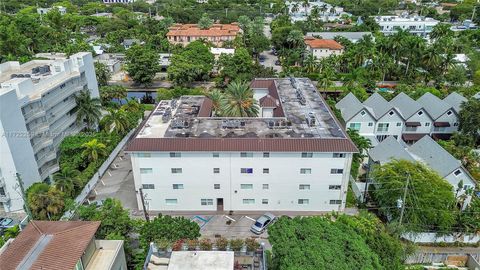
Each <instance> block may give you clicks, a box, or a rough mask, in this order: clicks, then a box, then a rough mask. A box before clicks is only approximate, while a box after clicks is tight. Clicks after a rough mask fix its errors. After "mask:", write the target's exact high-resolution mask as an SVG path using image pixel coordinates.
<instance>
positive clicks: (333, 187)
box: [328, 185, 342, 190]
mask: <svg viewBox="0 0 480 270" xmlns="http://www.w3.org/2000/svg"><path fill="white" fill-rule="evenodd" d="M341 188H342V186H341V185H329V186H328V189H333V190H339V189H341Z"/></svg>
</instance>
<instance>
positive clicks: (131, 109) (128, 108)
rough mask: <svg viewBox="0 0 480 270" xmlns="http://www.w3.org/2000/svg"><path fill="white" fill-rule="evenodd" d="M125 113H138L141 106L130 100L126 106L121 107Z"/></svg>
mask: <svg viewBox="0 0 480 270" xmlns="http://www.w3.org/2000/svg"><path fill="white" fill-rule="evenodd" d="M122 107H123V109H124V110H125V111H126V112H133V113H134V112H138V111H140V109H141V108H142V105H141V104H140V103H138V101H136V100H135V99H131V100H129V101H128V102H127V104H125V105H123V106H122Z"/></svg>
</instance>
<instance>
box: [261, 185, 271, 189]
mask: <svg viewBox="0 0 480 270" xmlns="http://www.w3.org/2000/svg"><path fill="white" fill-rule="evenodd" d="M269 188H270V186H269V185H268V184H263V185H262V189H269Z"/></svg>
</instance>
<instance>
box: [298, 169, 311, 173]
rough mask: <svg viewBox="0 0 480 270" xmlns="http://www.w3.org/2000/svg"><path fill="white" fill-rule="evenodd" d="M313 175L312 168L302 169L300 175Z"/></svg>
mask: <svg viewBox="0 0 480 270" xmlns="http://www.w3.org/2000/svg"><path fill="white" fill-rule="evenodd" d="M311 173H312V169H310V168H301V169H300V174H311Z"/></svg>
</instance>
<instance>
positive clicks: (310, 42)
mask: <svg viewBox="0 0 480 270" xmlns="http://www.w3.org/2000/svg"><path fill="white" fill-rule="evenodd" d="M305 44H307V46H309V47H310V48H314V49H330V50H342V49H343V46H342V45H340V43H338V42H336V41H335V40H333V39H318V38H312V37H308V38H305Z"/></svg>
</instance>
